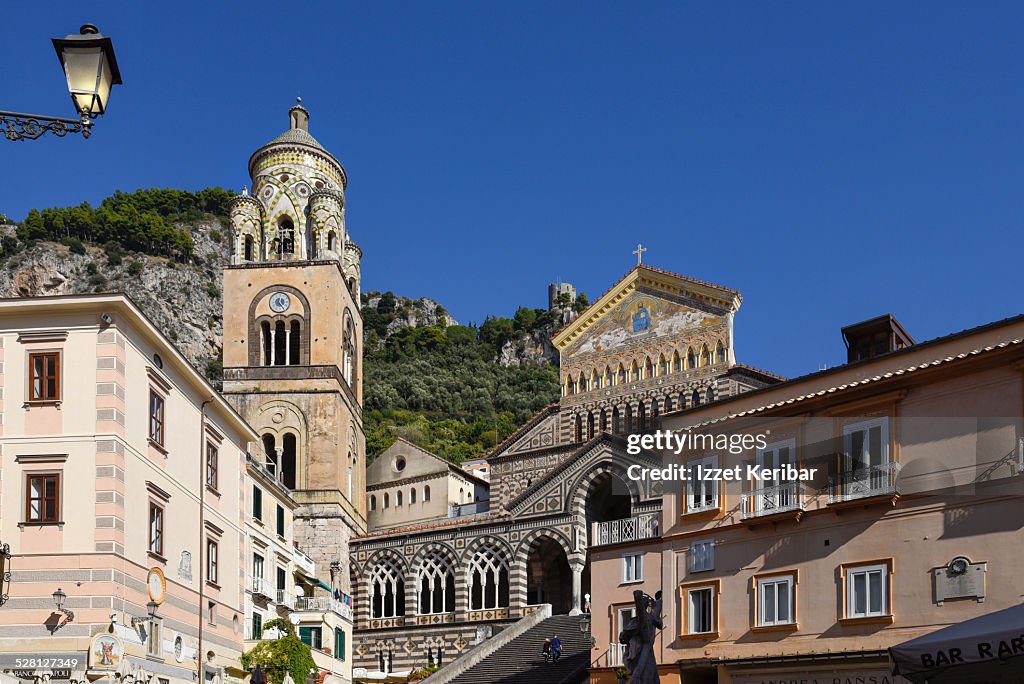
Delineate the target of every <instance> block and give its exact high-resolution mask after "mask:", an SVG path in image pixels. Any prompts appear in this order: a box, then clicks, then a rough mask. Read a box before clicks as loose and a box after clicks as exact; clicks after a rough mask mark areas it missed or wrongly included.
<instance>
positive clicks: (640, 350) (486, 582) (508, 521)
mask: <svg viewBox="0 0 1024 684" xmlns="http://www.w3.org/2000/svg"><path fill="white" fill-rule="evenodd" d="M740 302H741V298H740V295H739V293H738V292H736V291H735V290H731V289H729V288H724V287H720V286H717V285H712V284H709V283H703V282H700V281H696V280H693V279H691V278H687V277H684V276H680V275H677V274H673V273H668V272H665V271H661V270H658V269H654V268H650V267H647V266H641V265H638V266H637V267H636V268H634V269H633V270H631V271H630V272H629V273H628V274H627V275H626V276H625V277H624V278H622V279H621V280H620V281H619V282H618V283H616V284H615V285H614V286H613V287H612V288H611V289H610V290H608V292H606V293H605V294H604V295H603V296H602V297H600V298H599V299H598V300H597V301H596V302H594V304H593V305H591V306H590V307H589V308H588V309H587V310H585V311H584V312H583V313H582V314H581V315H580V316H579V317H577V318H576V319H575V320H573V321H571V322H570V323H569V324H568V325H567V326H566V327H565V328H564V329H562V330H561V331H560V332H559V333H558V334H557V335H555V337H554V338H553V343H554V345H555V347H556V348H557V349H558V351H559V355H560V374H561V382H562V397H561V399H560V401H559V402H558V403H556V404H552V405H550V406H548V407H546V408H544V409H543V410H541V411H540V412H539V413H537V414H536V415H535V416H534V417H533V418H531V419H530V420H529V421H527V422H526V423H525V424H524V425H523V426H522V427H521V428H520V429H519V430H517V431H516V432H515V433H514V434H512V435H511V436H509V437H508V438H507V439H506V440H505V441H504V442H503V443H502V444H500V445H499V446H498V447H497V448H495V449H494V450H493V451H492V452H491V453H490V454H489V455H488V456H487V464H488V467H489V471H490V483H489V498H487V499H486V500H485V501H480V502H477V501H472V500H454V499H453V500H451V501H450V502H449V503H450V504H451V505H449V506H448V507H447V508H448V512H447V515H444V516H440V515H439V516H437V517H435V518H433V519H431V520H424V519H423V516H422V515H421V512H420V511H419V508H421V507H422V501H423V493H422V488H423V486H424V485H423V483H422V482H418V481H414V480H415V478H410V479H408V480H405V479H402V478H401V477H400V476H398V473H399V471H401V470H405V469H406V468H409V466H407V465H405V461H406V460H408V459H413V458H416V457H417V456H416V454H415V451H416V450H415V449H399V450H398V451H397V452H396V453H395V454H392V453H390V452H391V450H389V451H388V452H386V453H385V454H384V455H382V456H381V458H388V459H391V460H394V461H395V464H392V465H393V466H394V467H390V468H389V467H381V468H380V469H379V472H380V473H381V474H380V475H379V477H378V479H379V481H378V479H374V477H372V476H371V478H370V481H368V483H367V484H368V490H369V492H370V506H371V509H377V508H380V507H383V506H385V505H388V506H390V507H391V508H393V509H400V508H404V509H405V511H404V515H405V516H406V517H405V520H407V524H403V523H402V520H403V518H402V515H403V513H399V512H398V511H395V510H392V511H390V512H388V514H387V515H382V514H383V513H384V511H379V512H375V511H374V510H371V511H370V516H371V520H372V521H375V522H376V521H385V520H386V521H387V522H386V524H374V525H371V526H370V528H369V529H368V531H367V533H366V534H365V535H360V536H358V537H356V538H355V539H354V540H353V543H352V564H351V569H352V582H351V584H352V587H353V590H354V596H355V599H356V611H355V620H356V638H355V642H354V653H355V664H356V666H357V667H360V668H365V669H366V670H367V671H368V672H373V671H379V670H393V671H401V670H405V669H410V668H413V667H416V666H422V665H424V664H425V663H426V662H427V661H428V659H430V658H433V659H434V660H435V661H436V660H438V659H440V660H441V661H442V662H448V661H450V660H451V659H453V658H456V657H458V656H459V655H461V654H463V653H465V652H466V651H467V650H469V649H471V648H472V647H473V646H474V645H476V644H478V643H480V642H482V641H483V640H485V639H486V638H488V637H489V636H490V635H491V634H493V633H494V632H496V631H497V630H500V629H502V628H503V627H504V626H506V625H508V624H510V623H511V622H514V621H515V620H518V619H520V618H521V617H523V616H526V615H529V614H531V613H532V612H534V611H535V610H536V609H537V606H539V605H541V604H551V606H552V611H553V612H554V613H556V614H558V613H562V614H565V613H568V614H578V613H580V612H582V611H587V610H588V609H589V599H590V593H591V587H590V554H591V550H592V549H596V548H598V547H600V546H602V545H606V544H610V543H617V542H619V541H621V540H623V539H641V538H650V537H654V536H657V535H658V533H659V528H660V525H661V494H662V492H661V491H660V488H659V486H658V483H653V484H652V483H646V482H635V481H633V480H630V479H629V478H628V477H627V475H626V470H627V468H628V467H629V465H631V464H634V463H641V464H646V465H649V466H652V467H654V466H658V465H659V463H660V462H659V461H657V460H656V459H654V458H653V457H649V456H646V455H643V454H641V455H639V456H629V455H627V453H626V441H625V439H624V438H623V435H626V434H629V433H632V432H639V431H641V430H644V429H647V428H649V427H651V426H652V425H653V424H654V422H655V420H656V419H658V417H659V416H662V415H664V414H665V413H667V412H670V411H675V410H678V409H680V408H685V407H690V406H693V405H697V404H701V403H706V402H708V401H715V400H716V399H719V398H724V397H727V396H732V395H734V394H738V393H740V392H743V391H746V390H750V389H755V388H758V387H763V386H766V385H769V384H772V383H774V382H775V381H777V379H778V378H776V377H775V376H771V375H769V374H766V373H763V372H760V371H757V370H755V369H751V368H747V367H744V366H741V365H739V364H737V363H736V361H735V354H734V351H733V317H734V314H735V313H736V311H737V310H738V308H739V306H740ZM405 451H408V452H409V453H405ZM421 458H423V457H421ZM427 458H434V457H432V456H429V455H428V457H427ZM425 460H426V459H425ZM398 463H402V468H400V469H399V468H398V466H397V464H398ZM377 470H378V469H373V470H372V471H371V475H373V473H375V472H376V471H377ZM436 490H437V488H436V487H435V491H436ZM385 493H386V494H387V498H384V495H385ZM403 495H404V497H403ZM417 497H418V498H417ZM456 498H457V497H456ZM403 501H404V503H403ZM386 502H387V503H386ZM452 595H453V596H452Z"/></svg>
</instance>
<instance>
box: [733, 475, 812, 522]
mask: <svg viewBox="0 0 1024 684" xmlns="http://www.w3.org/2000/svg"><path fill="white" fill-rule="evenodd" d="M805 491H806V487H805V486H804V484H803V483H802V482H785V483H783V484H780V485H775V486H774V487H759V488H758V489H752V490H750V491H749V492H744V493H743V513H742V517H743V519H744V520H752V519H756V518H764V517H768V516H774V515H778V514H783V513H796V514H800V513H802V512H803V511H804V492H805Z"/></svg>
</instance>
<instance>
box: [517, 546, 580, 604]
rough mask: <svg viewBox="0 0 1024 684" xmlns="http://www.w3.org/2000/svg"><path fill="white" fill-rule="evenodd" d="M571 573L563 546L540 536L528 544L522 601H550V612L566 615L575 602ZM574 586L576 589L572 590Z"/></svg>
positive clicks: (538, 602) (535, 602) (534, 602)
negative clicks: (524, 596)
mask: <svg viewBox="0 0 1024 684" xmlns="http://www.w3.org/2000/svg"><path fill="white" fill-rule="evenodd" d="M573 579H574V574H573V571H572V568H571V567H570V565H569V558H568V556H566V553H565V549H564V548H562V545H561V544H559V543H558V542H557V541H556V540H555V539H553V538H551V537H548V536H543V537H539V538H538V539H536V540H534V542H533V543H532V544H531V545H530V548H529V553H528V555H527V558H526V602H527V604H529V605H537V604H540V603H550V604H551V613H552V614H553V615H566V614H568V613H569V611H571V610H572V609H573V608H575V607H576V606H577V605H578V602H576V601H574V598H575V596H574V594H578V593H579V592H578V587H574V581H573ZM574 588H576V589H577V591H575V592H574Z"/></svg>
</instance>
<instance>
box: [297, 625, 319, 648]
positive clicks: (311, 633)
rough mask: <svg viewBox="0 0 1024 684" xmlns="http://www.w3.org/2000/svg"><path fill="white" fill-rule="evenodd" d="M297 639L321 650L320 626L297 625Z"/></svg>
mask: <svg viewBox="0 0 1024 684" xmlns="http://www.w3.org/2000/svg"><path fill="white" fill-rule="evenodd" d="M299 639H300V640H301V641H302V643H304V644H306V645H307V646H309V647H310V648H315V649H316V650H318V651H322V650H323V643H322V639H323V633H322V628H321V627H299Z"/></svg>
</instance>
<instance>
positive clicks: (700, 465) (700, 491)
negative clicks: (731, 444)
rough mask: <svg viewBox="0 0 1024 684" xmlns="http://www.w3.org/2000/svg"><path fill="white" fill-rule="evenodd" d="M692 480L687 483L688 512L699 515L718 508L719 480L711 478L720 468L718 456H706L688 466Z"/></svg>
mask: <svg viewBox="0 0 1024 684" xmlns="http://www.w3.org/2000/svg"><path fill="white" fill-rule="evenodd" d="M687 466H688V467H689V468H690V479H689V480H688V481H687V483H686V512H687V513H699V512H701V511H709V510H712V509H715V508H718V480H717V479H713V478H711V477H709V475H710V472H711V470H713V469H716V468H718V457H717V456H706V457H704V458H701V459H698V460H696V461H691V462H690V463H688V464H687Z"/></svg>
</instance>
